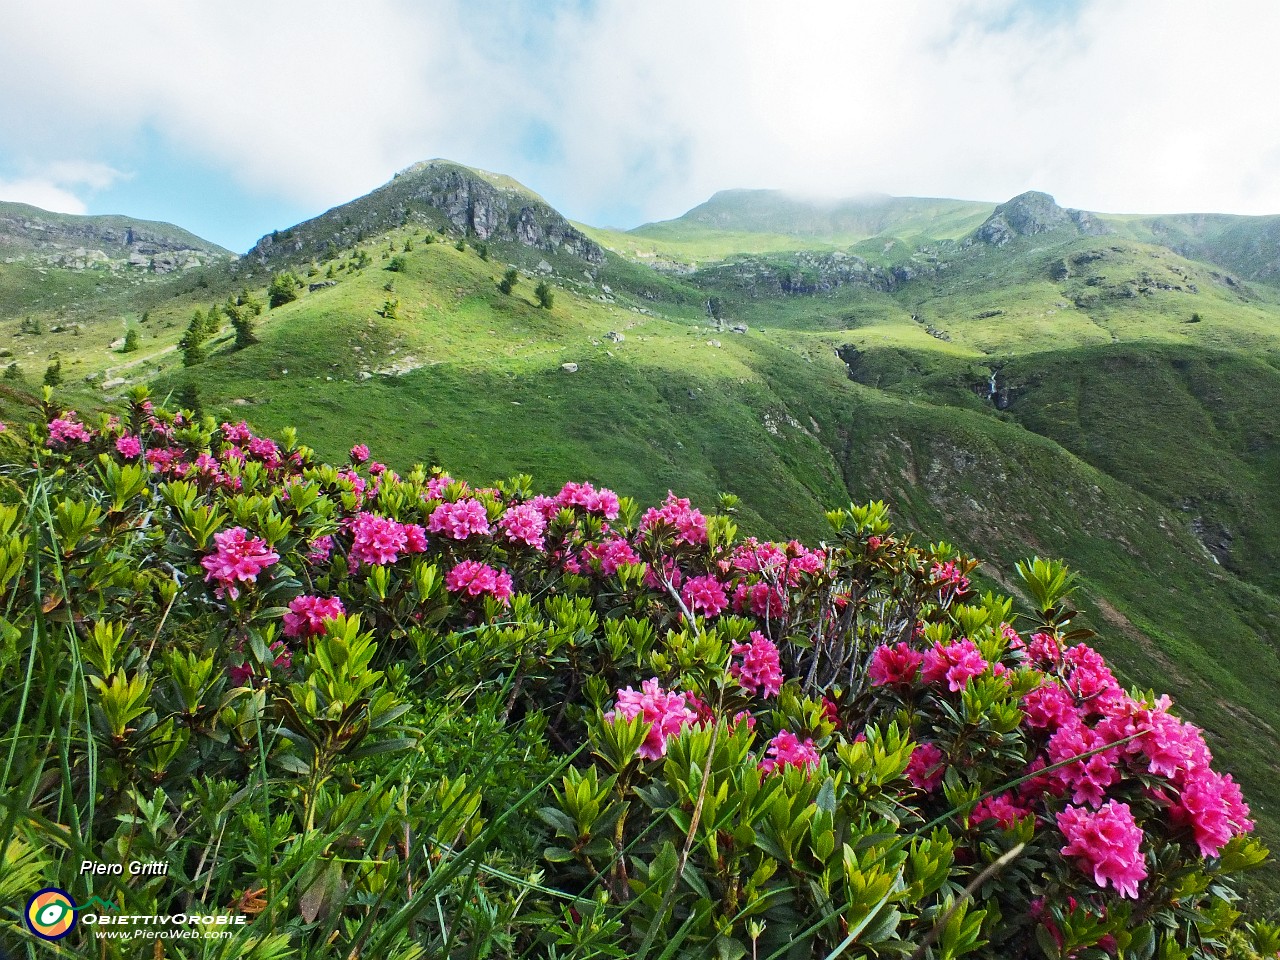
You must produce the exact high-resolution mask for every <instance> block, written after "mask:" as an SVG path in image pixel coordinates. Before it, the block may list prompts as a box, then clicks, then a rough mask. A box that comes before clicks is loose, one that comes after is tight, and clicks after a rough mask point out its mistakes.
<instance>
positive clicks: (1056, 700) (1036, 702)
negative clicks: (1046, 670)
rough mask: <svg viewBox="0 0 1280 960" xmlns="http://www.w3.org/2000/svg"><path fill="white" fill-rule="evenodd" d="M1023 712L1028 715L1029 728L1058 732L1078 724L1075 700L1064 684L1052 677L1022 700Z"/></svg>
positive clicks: (1047, 678)
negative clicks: (1063, 727) (1062, 728)
mask: <svg viewBox="0 0 1280 960" xmlns="http://www.w3.org/2000/svg"><path fill="white" fill-rule="evenodd" d="M1022 712H1023V713H1024V714H1025V715H1026V718H1027V724H1028V726H1031V727H1035V728H1037V729H1042V730H1043V729H1048V730H1056V729H1058V728H1059V727H1061V726H1066V725H1069V724H1073V723H1075V722H1077V720H1078V719H1079V714H1078V713H1077V712H1076V705H1075V700H1074V699H1073V698H1072V696H1071V694H1070V693H1068V692H1067V690H1066V688H1065V687H1063V686H1062V684H1060V683H1058V681H1057V680H1055V679H1054V678H1052V677H1046V678H1045V680H1044V682H1043V683H1041V684H1040V686H1038V687H1036V688H1035V689H1034V690H1031V691H1029V692H1028V693H1027V694H1025V695H1024V696H1023V698H1022Z"/></svg>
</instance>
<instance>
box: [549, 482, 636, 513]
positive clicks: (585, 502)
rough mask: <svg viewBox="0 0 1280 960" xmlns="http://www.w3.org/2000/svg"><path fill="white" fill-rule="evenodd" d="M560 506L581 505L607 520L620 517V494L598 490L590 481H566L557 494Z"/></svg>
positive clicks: (557, 502)
mask: <svg viewBox="0 0 1280 960" xmlns="http://www.w3.org/2000/svg"><path fill="white" fill-rule="evenodd" d="M555 503H556V505H557V506H560V507H581V508H582V509H583V510H586V511H587V513H595V514H599V515H600V516H602V517H604V518H605V519H606V520H616V519H618V510H619V509H620V505H619V503H618V495H617V494H616V493H614V492H613V491H612V490H605V489H600V490H597V489H595V487H593V486H591V484H589V483H572V482H570V483H566V484H565V485H564V487H563V488H562V489H561V490H560V492H559V493H558V494H556V496H555Z"/></svg>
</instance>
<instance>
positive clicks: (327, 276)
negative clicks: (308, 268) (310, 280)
mask: <svg viewBox="0 0 1280 960" xmlns="http://www.w3.org/2000/svg"><path fill="white" fill-rule="evenodd" d="M336 273H337V271H336V270H334V269H333V264H332V263H331V264H329V269H328V270H326V271H325V272H324V278H325V279H326V280H332V279H333V278H334V276H335V275H336Z"/></svg>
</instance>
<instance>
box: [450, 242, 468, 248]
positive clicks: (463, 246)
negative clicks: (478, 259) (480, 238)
mask: <svg viewBox="0 0 1280 960" xmlns="http://www.w3.org/2000/svg"><path fill="white" fill-rule="evenodd" d="M453 249H455V250H465V249H467V241H465V240H459V241H458V242H457V243H455V244H454V245H453Z"/></svg>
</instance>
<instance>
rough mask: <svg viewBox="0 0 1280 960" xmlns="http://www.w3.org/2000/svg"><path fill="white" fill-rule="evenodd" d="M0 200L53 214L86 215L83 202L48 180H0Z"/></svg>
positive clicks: (86, 210) (85, 207)
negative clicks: (29, 206)
mask: <svg viewBox="0 0 1280 960" xmlns="http://www.w3.org/2000/svg"><path fill="white" fill-rule="evenodd" d="M0 200H7V201H9V202H12V203H29V204H31V206H33V207H39V208H40V209H42V210H52V211H53V212H54V213H86V212H88V207H87V206H86V205H85V202H84V201H83V200H81V199H80V198H79V197H77V196H76V195H75V194H74V193H72V192H71V191H70V190H66V189H64V188H62V187H59V186H58V185H57V184H54V183H50V182H49V181H48V180H40V179H21V180H0Z"/></svg>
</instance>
